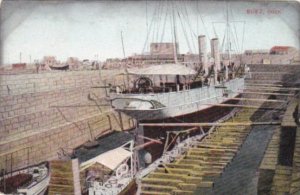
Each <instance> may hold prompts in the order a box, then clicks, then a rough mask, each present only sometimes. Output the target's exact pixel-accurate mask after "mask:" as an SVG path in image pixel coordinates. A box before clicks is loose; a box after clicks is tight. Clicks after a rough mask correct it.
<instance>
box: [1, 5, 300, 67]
mask: <svg viewBox="0 0 300 195" xmlns="http://www.w3.org/2000/svg"><path fill="white" fill-rule="evenodd" d="M227 5H228V7H229V9H228V14H226V10H227V9H226V6H227ZM0 11H1V12H0V16H1V29H0V37H1V39H0V40H1V64H4V65H5V64H10V63H17V62H20V58H21V61H22V62H26V63H29V62H30V60H31V61H32V62H33V61H34V60H35V59H38V60H41V59H42V58H43V56H47V55H51V56H56V58H57V59H58V60H61V61H65V60H66V59H67V58H68V57H71V56H72V57H78V58H79V59H81V60H83V59H90V60H95V59H99V60H102V61H103V60H105V59H107V58H115V57H118V58H120V57H123V56H124V54H125V56H129V55H132V54H134V53H142V52H149V44H150V42H160V41H163V42H170V41H173V34H172V32H174V30H173V29H174V27H173V26H172V25H171V24H172V21H173V20H172V18H175V21H176V22H175V23H176V25H175V26H176V27H175V29H176V35H177V41H178V42H179V50H180V53H186V52H191V53H197V50H198V49H197V35H200V34H203V35H206V37H207V42H208V43H209V39H211V38H215V37H218V38H219V39H220V43H222V40H223V38H224V33H225V32H226V28H225V27H226V16H228V21H229V25H230V29H231V31H230V35H231V36H230V37H231V42H232V43H231V47H232V49H235V50H238V51H244V50H246V49H270V48H271V47H272V46H274V45H288V46H293V47H296V48H299V45H300V43H299V38H300V22H299V21H300V5H299V3H296V2H269V3H266V2H247V1H232V2H230V1H229V2H224V1H165V2H162V1H149V0H148V1H124V0H123V1H71V0H65V1H49V0H41V1H37V0H36V1H29V0H9V1H8V0H6V1H5V0H4V1H3V2H2V4H1V10H0ZM172 14H174V17H172V16H173V15H172ZM165 18H166V19H165ZM165 21H166V22H165ZM164 23H165V25H164ZM121 31H122V35H123V43H124V52H123V49H122V41H121ZM147 37H148V38H147ZM208 43H207V46H208V48H209V45H208ZM20 54H21V55H20Z"/></svg>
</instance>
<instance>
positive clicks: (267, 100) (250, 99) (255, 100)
mask: <svg viewBox="0 0 300 195" xmlns="http://www.w3.org/2000/svg"><path fill="white" fill-rule="evenodd" d="M228 100H240V101H253V102H274V103H285V102H287V101H286V100H270V99H256V98H228Z"/></svg>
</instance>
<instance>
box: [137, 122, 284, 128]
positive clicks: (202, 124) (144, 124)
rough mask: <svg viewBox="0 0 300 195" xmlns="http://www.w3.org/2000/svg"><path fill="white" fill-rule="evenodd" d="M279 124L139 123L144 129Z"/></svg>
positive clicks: (270, 123)
mask: <svg viewBox="0 0 300 195" xmlns="http://www.w3.org/2000/svg"><path fill="white" fill-rule="evenodd" d="M280 124H281V123H280V122H225V123H140V124H139V125H140V126H144V127H197V126H198V127H210V126H233V127H234V126H252V125H280Z"/></svg>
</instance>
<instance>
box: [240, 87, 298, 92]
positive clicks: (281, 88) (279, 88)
mask: <svg viewBox="0 0 300 195" xmlns="http://www.w3.org/2000/svg"><path fill="white" fill-rule="evenodd" d="M245 89H269V90H273V91H276V90H290V91H298V90H300V88H296V87H263V86H260V87H249V86H248V87H245Z"/></svg>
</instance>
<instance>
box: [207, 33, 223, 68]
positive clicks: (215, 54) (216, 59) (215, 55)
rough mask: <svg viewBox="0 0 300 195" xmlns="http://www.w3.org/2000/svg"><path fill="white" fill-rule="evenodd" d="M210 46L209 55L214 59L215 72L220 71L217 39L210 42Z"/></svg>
mask: <svg viewBox="0 0 300 195" xmlns="http://www.w3.org/2000/svg"><path fill="white" fill-rule="evenodd" d="M210 45H211V55H212V57H213V58H214V62H215V63H214V64H215V66H214V68H215V70H216V71H220V70H221V65H220V52H219V39H218V38H214V39H212V40H211V41H210Z"/></svg>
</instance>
